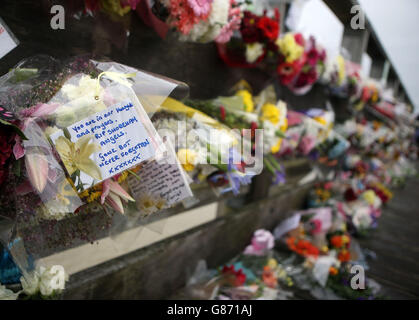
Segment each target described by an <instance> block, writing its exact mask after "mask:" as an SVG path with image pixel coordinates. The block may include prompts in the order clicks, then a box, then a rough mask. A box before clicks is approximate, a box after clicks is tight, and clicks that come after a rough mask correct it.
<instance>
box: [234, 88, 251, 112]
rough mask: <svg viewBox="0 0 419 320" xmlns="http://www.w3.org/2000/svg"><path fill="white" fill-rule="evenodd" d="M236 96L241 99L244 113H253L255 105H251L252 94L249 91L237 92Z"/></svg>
mask: <svg viewBox="0 0 419 320" xmlns="http://www.w3.org/2000/svg"><path fill="white" fill-rule="evenodd" d="M236 96H239V97H242V99H243V104H244V107H245V111H246V112H253V109H254V108H255V105H254V103H253V97H252V94H251V93H250V92H249V91H247V90H239V91H237V93H236Z"/></svg>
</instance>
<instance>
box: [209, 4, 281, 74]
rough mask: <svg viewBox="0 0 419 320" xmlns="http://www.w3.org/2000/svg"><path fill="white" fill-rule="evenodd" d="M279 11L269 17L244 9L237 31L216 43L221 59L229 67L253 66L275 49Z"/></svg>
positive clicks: (278, 28) (271, 53)
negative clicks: (226, 39)
mask: <svg viewBox="0 0 419 320" xmlns="http://www.w3.org/2000/svg"><path fill="white" fill-rule="evenodd" d="M279 19H280V17H279V11H278V10H277V9H276V10H274V11H273V16H272V17H269V16H268V15H267V13H266V12H265V13H264V14H263V15H261V16H259V15H256V14H254V13H253V12H251V11H248V10H244V11H243V18H242V20H241V24H240V30H239V33H236V35H237V36H234V37H233V38H231V39H228V40H230V41H229V42H228V41H224V42H223V43H219V44H218V45H217V48H218V53H219V55H220V57H221V59H222V60H223V61H224V62H225V63H226V64H227V65H228V66H231V67H254V66H257V65H258V64H259V63H260V62H262V61H263V60H264V59H265V57H269V56H272V55H273V52H275V51H276V44H275V41H276V40H277V38H278V37H279V32H280V27H279Z"/></svg>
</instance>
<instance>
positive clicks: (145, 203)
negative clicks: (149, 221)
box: [128, 141, 193, 214]
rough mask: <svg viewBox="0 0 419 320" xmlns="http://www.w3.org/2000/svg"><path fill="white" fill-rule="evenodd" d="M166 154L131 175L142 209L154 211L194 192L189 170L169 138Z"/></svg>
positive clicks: (133, 191) (134, 190)
mask: <svg viewBox="0 0 419 320" xmlns="http://www.w3.org/2000/svg"><path fill="white" fill-rule="evenodd" d="M166 150H167V151H166V156H165V157H163V158H162V159H160V160H158V161H156V160H153V161H149V162H147V163H146V164H145V165H144V166H143V167H141V169H140V171H138V173H137V175H138V176H139V179H137V178H135V177H132V176H130V177H129V178H128V183H129V186H130V189H131V193H132V195H133V196H134V199H135V200H136V201H137V205H138V207H139V209H140V210H141V209H142V210H145V211H149V212H146V214H150V213H152V212H154V211H157V210H159V209H163V208H168V207H171V206H173V205H175V204H176V203H178V202H181V201H182V200H184V199H187V198H190V197H192V196H193V193H192V190H191V188H190V187H189V183H188V180H187V179H186V176H185V173H184V171H183V169H182V167H181V165H180V163H179V161H178V160H177V157H176V154H175V151H174V149H173V147H172V145H171V144H170V142H169V141H167V142H166Z"/></svg>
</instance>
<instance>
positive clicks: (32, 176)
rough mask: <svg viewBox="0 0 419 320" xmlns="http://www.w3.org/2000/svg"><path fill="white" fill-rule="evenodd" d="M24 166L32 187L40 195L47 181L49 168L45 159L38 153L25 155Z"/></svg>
mask: <svg viewBox="0 0 419 320" xmlns="http://www.w3.org/2000/svg"><path fill="white" fill-rule="evenodd" d="M25 166H26V170H27V172H28V177H29V181H30V182H31V184H32V187H33V188H34V189H35V190H36V191H38V192H39V193H42V192H43V191H44V189H45V186H46V184H47V180H48V171H49V166H48V160H47V157H46V156H45V155H43V154H40V153H30V154H27V155H26V157H25Z"/></svg>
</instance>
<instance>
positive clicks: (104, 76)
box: [0, 56, 191, 269]
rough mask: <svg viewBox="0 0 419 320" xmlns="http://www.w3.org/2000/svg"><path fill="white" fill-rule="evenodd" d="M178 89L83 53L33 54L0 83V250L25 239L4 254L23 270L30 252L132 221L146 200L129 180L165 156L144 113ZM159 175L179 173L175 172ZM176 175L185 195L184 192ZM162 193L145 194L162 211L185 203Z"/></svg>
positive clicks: (90, 238)
mask: <svg viewBox="0 0 419 320" xmlns="http://www.w3.org/2000/svg"><path fill="white" fill-rule="evenodd" d="M176 86H177V84H176V83H174V82H173V81H169V80H167V79H164V80H163V79H161V78H158V77H156V76H153V75H149V74H146V73H143V72H140V71H138V70H135V69H133V68H130V67H127V66H123V65H120V64H117V63H113V62H99V61H94V60H89V59H86V58H84V57H79V58H76V59H72V60H71V61H70V62H68V63H61V62H59V61H57V60H55V59H53V58H51V57H48V56H36V57H33V58H30V59H27V60H25V61H23V62H21V63H20V64H19V65H17V66H16V67H15V68H14V69H12V70H11V71H10V72H9V73H8V74H6V75H4V76H3V77H1V78H0V105H1V106H2V107H1V108H2V113H3V117H6V118H8V119H9V120H8V121H6V120H2V121H1V130H2V131H1V132H2V144H4V147H5V148H4V150H5V151H6V152H5V154H4V155H2V159H1V172H2V175H1V179H2V184H1V189H2V190H1V193H0V194H1V198H0V206H1V208H2V217H4V218H5V219H4V220H3V221H2V225H3V226H4V229H3V232H2V234H1V238H0V239H1V240H2V242H4V243H5V244H6V245H7V244H9V243H12V242H13V241H14V240H15V239H22V242H21V243H24V246H19V247H18V249H16V250H12V251H11V252H12V254H13V256H14V258H16V261H17V264H18V266H19V267H20V268H21V269H25V264H26V265H27V263H26V261H27V259H28V258H26V259H23V258H22V257H28V254H30V255H32V256H33V257H34V258H37V257H38V256H39V255H42V254H43V253H45V252H51V251H53V250H54V249H55V248H57V247H66V246H69V245H71V244H72V243H73V242H74V241H75V240H77V241H80V240H82V241H93V240H94V239H95V238H96V237H97V236H102V235H103V231H104V230H107V229H110V228H111V227H112V225H113V223H114V222H115V221H119V222H118V224H121V220H122V221H124V219H130V218H138V217H139V215H138V214H136V212H138V210H137V209H136V208H135V205H134V204H135V202H136V200H139V201H140V202H142V201H143V200H142V199H143V198H144V195H143V193H142V192H140V191H139V190H137V188H134V187H133V184H132V181H133V180H137V179H139V178H140V179H144V177H145V176H146V173H147V174H148V175H150V170H151V172H153V170H154V169H153V168H151V167H150V166H148V165H147V164H148V163H150V162H151V163H152V162H155V161H159V160H161V159H162V158H165V156H166V154H167V149H166V145H165V144H164V143H163V142H162V140H161V138H160V136H159V134H158V133H157V131H156V130H155V128H154V126H153V125H152V123H151V121H150V119H149V117H148V115H147V112H146V110H145V108H148V109H152V107H153V106H154V107H155V108H157V107H158V106H159V105H160V104H161V102H162V101H163V100H164V99H165V98H166V97H167V96H168V95H169V94H170V92H171V91H172V90H173V89H174V88H175V87H176ZM137 95H138V96H139V97H141V98H140V99H139V98H138V97H137ZM175 159H176V158H175ZM176 161H177V160H176ZM172 165H174V166H176V165H178V162H175V163H172ZM162 170H163V171H164V172H165V173H167V174H169V175H170V174H177V172H181V171H180V170H181V169H180V166H178V169H176V170H177V171H174V169H173V168H172V167H162ZM167 171H168V172H167ZM180 177H181V180H180V183H181V182H183V184H181V187H180V189H181V190H184V189H185V192H184V193H182V192H181V194H182V196H183V197H187V196H191V194H190V190H189V192H188V188H189V183H188V182H187V181H186V180H185V178H184V177H182V176H180ZM159 181H160V180H159ZM163 181H164V180H163ZM164 182H166V181H164ZM137 185H138V183H137ZM178 187H179V186H178ZM168 189H169V191H170V190H171V188H170V185H169V187H168ZM160 190H161V188H159V186H155V188H154V189H148V191H149V192H150V193H149V194H148V196H149V197H150V198H151V199H153V200H155V201H157V200H159V202H160V205H159V206H158V208H159V209H162V208H165V207H167V205H174V204H176V203H177V202H179V201H181V200H182V199H183V198H182V197H180V198H176V201H174V202H173V201H172V202H170V203H168V202H169V199H168V198H165V197H164V196H163V195H162V194H161V192H160ZM178 191H179V188H178V189H177V191H176V192H178ZM165 194H170V192H169V193H168V192H166V193H165ZM162 197H163V199H162ZM115 212H117V213H119V214H125V215H126V218H125V217H123V216H122V215H119V217H118V215H115ZM140 215H141V212H140ZM118 219H119V220H118Z"/></svg>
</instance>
